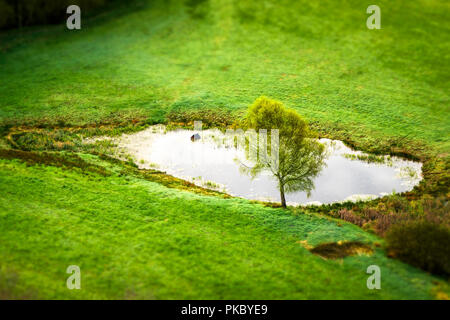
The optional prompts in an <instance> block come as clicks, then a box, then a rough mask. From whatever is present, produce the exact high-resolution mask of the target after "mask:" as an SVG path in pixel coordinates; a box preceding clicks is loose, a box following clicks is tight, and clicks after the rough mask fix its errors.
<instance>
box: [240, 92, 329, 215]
mask: <svg viewBox="0 0 450 320" xmlns="http://www.w3.org/2000/svg"><path fill="white" fill-rule="evenodd" d="M245 124H246V126H247V127H248V128H249V129H254V130H255V131H256V132H259V134H258V135H259V140H260V141H261V134H262V133H263V132H264V129H266V130H267V132H269V130H273V129H278V130H279V131H278V132H279V136H278V141H271V140H274V139H273V138H272V139H271V136H270V135H268V136H267V138H269V139H268V145H269V146H271V144H274V143H277V146H278V158H277V157H274V155H273V154H272V153H273V151H272V152H271V155H270V156H269V155H268V154H267V152H258V157H257V161H256V164H255V166H253V167H252V168H250V169H248V170H249V171H250V173H251V175H252V176H256V175H257V174H258V173H259V172H261V171H262V170H269V171H271V172H272V174H273V176H274V177H275V178H276V179H277V181H278V188H279V190H280V197H281V205H282V206H283V208H286V197H285V193H289V192H295V191H305V192H307V194H308V196H309V195H310V194H311V191H312V190H313V189H314V182H313V178H315V177H316V176H317V175H318V174H319V173H320V171H321V170H322V168H323V167H324V165H325V158H326V152H325V146H324V145H323V144H321V143H319V142H318V141H317V139H316V138H317V135H316V134H315V133H314V132H312V131H311V130H310V129H309V127H308V124H307V123H306V121H305V120H303V118H302V117H301V116H300V115H299V114H298V113H297V112H296V111H294V110H292V109H288V108H286V107H284V105H283V104H282V103H281V102H279V101H276V100H272V99H269V98H267V97H260V98H258V99H256V100H255V102H254V103H253V104H252V105H251V106H250V107H249V109H248V111H247V116H246V119H245ZM261 130H263V131H261ZM272 147H273V146H271V147H270V148H268V149H269V150H270V149H272ZM275 147H276V146H275ZM249 148H258V145H257V143H255V142H254V141H253V142H251V141H249ZM259 148H261V143H260V144H259ZM260 151H261V150H260Z"/></svg>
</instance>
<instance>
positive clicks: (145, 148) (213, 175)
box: [114, 126, 422, 205]
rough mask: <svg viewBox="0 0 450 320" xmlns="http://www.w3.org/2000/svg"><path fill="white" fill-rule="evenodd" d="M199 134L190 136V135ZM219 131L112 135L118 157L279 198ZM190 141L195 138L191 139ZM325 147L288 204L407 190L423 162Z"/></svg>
mask: <svg viewBox="0 0 450 320" xmlns="http://www.w3.org/2000/svg"><path fill="white" fill-rule="evenodd" d="M197 133H198V136H197V135H196V136H195V137H196V138H198V137H200V138H199V139H191V138H192V136H193V135H194V134H197ZM225 137H226V136H225V134H223V133H222V132H221V131H219V130H203V131H200V132H198V131H193V130H181V129H180V130H174V131H167V132H166V131H165V128H164V127H163V126H152V127H150V128H148V129H146V130H143V131H140V132H137V133H134V134H128V135H123V136H121V137H119V138H115V139H114V141H115V142H116V143H117V147H118V150H117V152H118V153H117V156H118V157H124V156H125V155H129V156H131V157H132V158H133V159H134V161H135V163H136V164H137V165H138V166H139V167H140V168H146V169H148V168H153V169H158V170H161V171H164V172H166V173H167V174H170V175H172V176H175V177H178V178H181V179H184V180H187V181H191V182H193V183H195V184H196V185H199V186H203V187H206V188H209V189H215V190H218V191H223V192H226V193H228V194H230V195H233V196H237V197H243V198H247V199H254V200H263V201H273V202H279V201H280V200H279V197H280V195H279V192H278V189H277V183H276V181H275V180H274V179H273V178H272V176H271V175H270V173H269V172H262V173H261V174H259V175H258V176H257V177H255V178H254V179H252V178H251V177H250V176H249V175H247V174H246V173H244V172H243V171H242V170H241V167H242V165H241V163H242V162H245V161H246V157H245V153H244V151H243V150H238V149H236V148H234V147H232V146H230V145H228V144H226V143H224V141H225ZM192 140H194V141H192ZM320 141H321V142H322V143H324V144H325V145H326V147H327V150H328V158H327V160H326V167H325V168H324V169H323V170H322V171H321V173H320V175H319V176H318V177H316V179H315V180H314V184H315V189H314V190H313V191H312V193H311V195H310V197H307V195H306V193H305V192H294V193H288V194H286V200H287V202H288V204H290V205H298V204H321V203H333V202H340V201H346V200H350V201H357V200H367V199H372V198H376V197H380V196H383V195H386V194H388V193H392V192H393V191H395V192H404V191H409V190H411V189H412V188H413V187H414V186H415V185H416V184H418V183H419V181H420V180H421V175H422V174H421V169H422V164H421V163H418V162H414V161H409V160H404V159H402V158H398V157H390V156H372V157H371V158H372V161H368V160H367V158H368V156H369V155H368V154H366V153H363V152H360V151H355V150H352V149H350V148H349V147H347V146H345V145H344V143H342V142H341V141H337V140H329V139H320Z"/></svg>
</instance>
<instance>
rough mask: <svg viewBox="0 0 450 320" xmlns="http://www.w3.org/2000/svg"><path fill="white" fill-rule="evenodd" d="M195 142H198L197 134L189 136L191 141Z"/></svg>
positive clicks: (198, 136)
mask: <svg viewBox="0 0 450 320" xmlns="http://www.w3.org/2000/svg"><path fill="white" fill-rule="evenodd" d="M197 140H200V135H199V134H198V133H196V134H193V135H192V136H191V141H197Z"/></svg>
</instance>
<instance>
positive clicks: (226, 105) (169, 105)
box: [0, 0, 450, 299]
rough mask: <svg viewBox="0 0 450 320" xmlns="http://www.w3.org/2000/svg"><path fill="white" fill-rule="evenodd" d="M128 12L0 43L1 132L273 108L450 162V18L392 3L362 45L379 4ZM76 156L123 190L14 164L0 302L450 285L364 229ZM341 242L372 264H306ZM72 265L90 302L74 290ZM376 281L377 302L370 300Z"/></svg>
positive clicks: (311, 293)
mask: <svg viewBox="0 0 450 320" xmlns="http://www.w3.org/2000/svg"><path fill="white" fill-rule="evenodd" d="M117 2H118V3H116V4H114V5H112V6H111V7H110V8H109V9H108V10H107V11H106V12H105V13H103V14H101V15H99V16H95V17H84V16H82V17H83V18H82V30H79V31H69V30H66V29H65V27H64V25H58V26H36V27H30V28H26V29H21V30H14V31H8V32H1V33H0V133H2V134H3V133H5V132H7V130H5V128H7V127H8V126H9V125H20V124H34V125H38V126H46V125H49V124H57V125H59V126H81V125H96V124H99V123H111V122H113V123H114V122H123V121H125V122H127V121H130V122H131V120H132V119H136V118H139V119H147V121H148V122H149V123H157V122H163V121H165V120H166V119H167V118H166V116H167V115H168V114H169V113H171V112H175V113H179V112H181V111H183V112H190V111H196V112H198V111H199V110H207V109H208V110H221V111H230V112H232V113H234V114H236V115H239V114H241V113H242V112H243V111H244V110H245V109H246V108H247V106H248V105H249V104H250V103H252V102H253V101H254V100H255V98H257V97H259V96H261V95H266V96H269V97H271V98H275V99H278V100H280V101H282V102H284V103H285V104H286V105H287V106H289V107H292V108H295V109H296V110H297V111H298V112H299V113H300V114H301V115H303V116H304V117H306V118H307V119H308V120H309V121H310V122H313V123H315V124H316V125H318V126H320V127H322V128H324V130H325V131H327V130H332V128H339V130H341V129H342V130H344V131H345V132H346V133H347V134H348V135H349V136H350V137H352V139H354V140H357V141H359V142H362V143H364V141H369V142H371V143H372V144H377V143H380V141H384V142H386V141H387V142H388V143H389V141H390V140H389V139H391V138H405V139H408V141H413V142H417V143H418V144H420V145H423V146H426V147H427V148H428V149H426V150H428V151H430V152H431V153H433V155H440V156H443V157H447V158H448V153H449V151H450V139H449V136H448V132H449V130H450V118H449V117H448V114H449V111H450V110H449V90H448V89H449V79H450V77H449V68H450V67H449V66H450V55H449V52H450V50H449V49H450V32H449V31H450V30H449V29H450V22H449V20H448V15H449V12H450V4H449V3H448V1H437V0H429V1H425V0H421V1H414V2H411V1H410V2H406V1H385V0H383V1H381V0H380V1H379V2H378V3H377V4H378V5H379V6H380V8H381V18H382V22H381V25H382V29H381V30H368V29H367V28H366V19H367V14H366V13H365V11H366V8H367V6H368V5H370V4H372V3H369V2H364V1H363V2H361V1H356V0H349V1H340V2H336V1H331V0H328V1H321V2H320V4H319V3H314V2H311V1H304V0H299V1H286V0H281V1H256V0H248V1H238V0H235V1H225V0H223V1H220V0H210V1H186V3H182V2H181V1H171V2H170V3H169V4H168V3H166V1H164V2H163V1H146V0H130V1H127V3H126V4H120V2H119V1H117ZM5 134H6V133H5ZM25 142H26V141H25ZM0 147H2V148H6V147H10V146H9V145H8V144H7V143H6V142H5V141H3V140H0ZM428 151H427V152H428ZM80 157H83V158H85V159H86V161H91V162H93V163H97V164H101V165H104V166H107V167H108V170H113V173H112V174H111V175H101V174H99V172H100V173H101V172H103V171H102V170H99V171H98V172H97V170H94V169H93V170H87V169H85V170H82V169H80V168H78V169H77V168H71V169H68V168H66V169H63V168H60V167H55V166H53V165H51V164H49V165H47V166H44V165H32V166H26V165H25V164H23V163H21V162H19V161H18V160H5V159H3V160H0V191H1V193H0V299H1V298H43V299H48V298H67V299H69V298H101V299H111V298H129V299H133V298H146V299H151V298H156V299H175V298H180V299H182V298H188V299H202V298H208V299H221V298H225V299H307V298H309V299H311V298H312V299H324V298H339V299H343V298H358V299H359V298H360V299H371V298H374V299H407V298H411V299H428V298H434V297H436V290H437V289H436V288H434V289H433V286H434V285H435V284H436V283H437V282H436V281H438V282H441V284H442V281H441V279H438V278H436V277H433V276H430V275H428V274H426V273H425V272H422V271H419V270H417V269H415V268H413V267H411V266H407V265H405V264H403V263H401V262H399V261H396V260H392V259H388V258H387V257H386V255H385V253H384V252H383V250H382V249H381V248H380V247H376V246H374V242H381V243H382V242H383V241H382V240H380V239H378V238H377V237H375V236H373V235H371V234H369V233H367V232H365V231H363V230H362V229H360V228H358V227H356V226H354V225H350V224H348V223H345V222H337V221H334V220H332V219H331V218H326V217H324V216H320V215H313V214H305V213H303V212H302V213H300V214H298V215H294V212H293V211H284V210H282V209H275V208H268V207H264V206H262V205H261V204H255V203H251V202H249V201H245V200H242V199H223V198H220V197H213V196H206V195H202V194H198V193H197V194H196V193H191V192H188V191H182V190H179V189H175V188H167V187H165V186H164V185H163V184H160V183H155V182H151V181H147V180H144V179H143V178H139V177H137V176H135V175H129V174H126V173H120V171H121V170H122V169H123V168H121V167H120V166H121V165H120V164H116V165H115V166H118V167H114V168H112V167H111V166H110V165H106V164H105V163H104V162H102V161H101V160H99V159H98V158H96V157H94V156H88V155H80ZM58 161H60V162H61V163H64V161H62V160H61V159H60V160H58ZM86 168H88V167H86ZM89 168H90V167H89ZM443 170H444V169H443ZM166 184H170V183H166ZM305 240H306V241H307V242H306V243H307V245H305V244H306V243H305ZM345 240H348V241H360V242H363V243H367V244H369V245H370V246H371V248H372V249H374V253H373V255H370V256H366V255H361V256H349V257H345V258H343V259H337V260H325V259H323V258H321V257H319V256H317V255H314V254H312V253H311V252H310V251H309V250H307V247H308V246H316V245H320V244H324V243H329V242H337V241H345ZM71 264H76V265H79V266H80V267H81V272H82V290H68V289H67V288H66V286H65V281H66V278H67V277H68V274H66V273H65V271H66V268H67V266H68V265H71ZM372 264H376V265H379V266H380V267H381V270H382V282H381V283H382V289H381V290H368V289H367V287H366V280H367V277H368V275H367V274H366V273H365V272H366V269H367V267H368V266H369V265H372ZM438 294H439V297H441V298H446V297H447V298H448V296H447V295H446V294H445V293H442V292H440V293H438Z"/></svg>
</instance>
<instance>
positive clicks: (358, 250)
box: [310, 241, 373, 259]
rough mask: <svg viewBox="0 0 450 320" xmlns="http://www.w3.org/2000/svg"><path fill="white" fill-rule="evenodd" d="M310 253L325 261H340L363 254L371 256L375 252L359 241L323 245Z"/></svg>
mask: <svg viewBox="0 0 450 320" xmlns="http://www.w3.org/2000/svg"><path fill="white" fill-rule="evenodd" d="M310 251H311V252H312V253H314V254H316V255H318V256H321V257H322V258H325V259H340V258H345V257H347V256H354V255H362V254H366V255H370V254H372V252H373V250H372V248H371V247H370V246H369V245H367V244H365V243H362V242H359V241H345V242H341V241H339V242H328V243H322V244H319V245H318V246H316V247H314V248H312V249H311V250H310Z"/></svg>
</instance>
